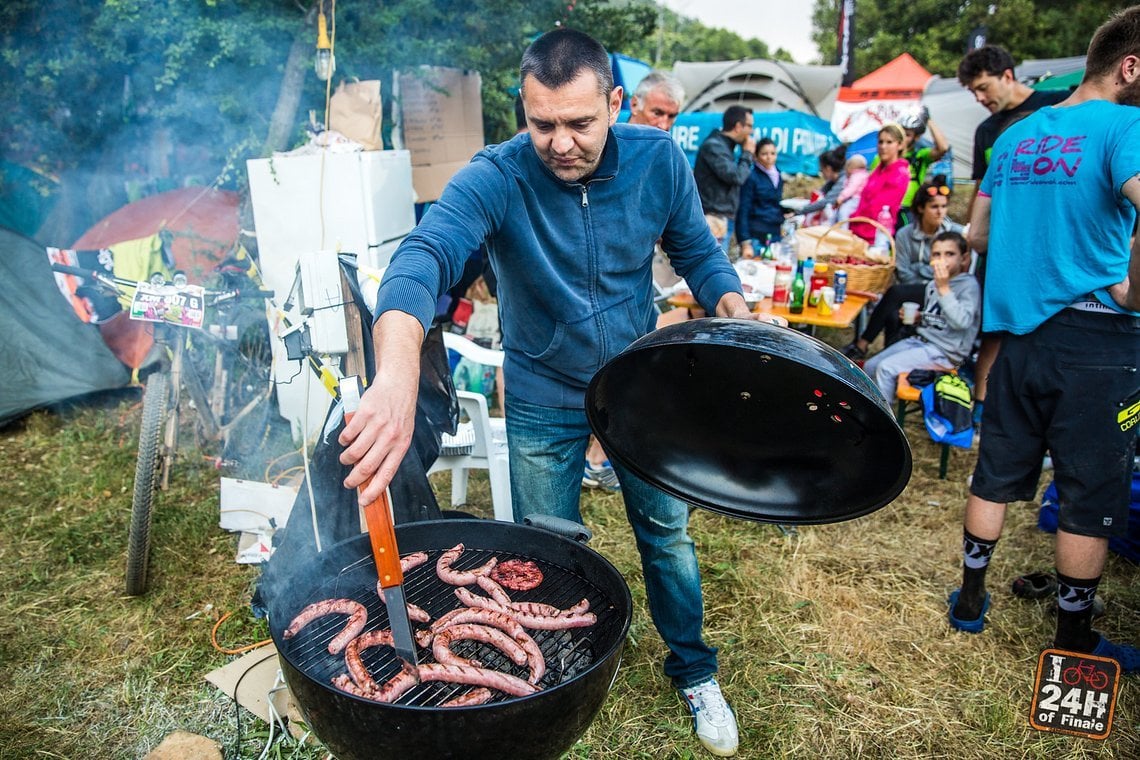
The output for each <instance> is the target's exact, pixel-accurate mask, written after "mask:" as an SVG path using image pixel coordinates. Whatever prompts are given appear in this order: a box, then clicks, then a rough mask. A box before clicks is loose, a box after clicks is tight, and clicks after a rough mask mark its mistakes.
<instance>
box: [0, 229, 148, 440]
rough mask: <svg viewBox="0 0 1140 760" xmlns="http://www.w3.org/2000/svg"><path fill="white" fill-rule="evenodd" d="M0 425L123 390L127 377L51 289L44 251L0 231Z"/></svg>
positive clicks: (89, 328)
mask: <svg viewBox="0 0 1140 760" xmlns="http://www.w3.org/2000/svg"><path fill="white" fill-rule="evenodd" d="M0 322H2V323H3V324H4V329H3V330H2V331H0V347H2V348H0V350H3V352H4V381H3V382H2V383H0V425H4V424H7V423H8V422H11V421H12V420H14V419H16V418H18V417H21V416H23V415H24V414H27V413H28V412H30V411H31V410H33V409H36V408H39V407H42V406H46V405H49V404H53V403H56V402H59V401H63V400H65V399H68V398H72V397H74V396H80V395H83V394H87V393H93V392H95V391H101V390H107V389H110V388H121V387H123V386H124V385H126V384H127V382H128V381H129V380H130V376H129V373H128V372H127V369H126V367H124V366H123V365H122V364H121V363H120V362H119V361H118V360H117V359H116V358H115V357H114V355H113V354H112V353H111V351H110V349H108V348H107V346H106V345H105V344H104V343H103V341H102V340H101V339H100V337H99V330H98V329H96V328H95V327H94V326H93V325H88V324H84V323H83V322H81V321H80V320H79V318H78V317H77V316H76V315H75V312H74V311H73V310H72V309H71V307H70V306H69V305H68V303H67V301H66V300H64V298H63V296H62V295H60V292H59V290H58V288H57V287H56V284H55V277H54V275H53V273H52V271H51V267H50V266H49V264H48V258H47V253H46V251H45V250H44V247H43V246H42V245H40V244H39V243H36V242H35V241H34V240H32V239H30V238H27V237H24V236H23V235H20V234H19V233H16V232H13V231H11V230H7V229H0Z"/></svg>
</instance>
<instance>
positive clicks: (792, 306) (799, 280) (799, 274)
mask: <svg viewBox="0 0 1140 760" xmlns="http://www.w3.org/2000/svg"><path fill="white" fill-rule="evenodd" d="M805 287H806V285H805V283H804V270H803V269H801V268H800V267H796V276H795V279H793V280H792V290H791V294H790V296H789V301H788V311H790V312H791V313H792V314H803V312H804V296H805V295H806V294H805V292H804V291H805Z"/></svg>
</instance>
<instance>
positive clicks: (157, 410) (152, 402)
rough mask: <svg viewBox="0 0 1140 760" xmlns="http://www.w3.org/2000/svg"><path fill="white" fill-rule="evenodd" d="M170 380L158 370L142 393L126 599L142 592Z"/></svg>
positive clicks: (148, 379) (160, 460)
mask: <svg viewBox="0 0 1140 760" xmlns="http://www.w3.org/2000/svg"><path fill="white" fill-rule="evenodd" d="M169 388H170V378H169V377H168V376H167V374H166V372H165V371H158V372H155V373H154V374H152V375H151V376H150V377H148V378H147V380H146V390H144V391H143V409H142V426H141V428H140V430H139V453H138V462H137V463H136V465H135V489H134V494H133V496H132V498H131V527H130V532H129V534H128V536H127V583H126V592H127V595H128V596H139V595H141V594H143V593H146V583H147V564H148V562H149V560H150V523H151V514H152V513H153V506H154V497H155V493H156V491H157V488H158V478H159V472H160V468H161V466H162V459H161V457H160V456H159V454H160V452H161V449H162V432H163V427H164V423H165V422H166V409H167V404H168V400H169V395H170V394H169Z"/></svg>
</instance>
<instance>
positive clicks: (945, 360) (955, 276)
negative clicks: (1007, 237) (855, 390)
mask: <svg viewBox="0 0 1140 760" xmlns="http://www.w3.org/2000/svg"><path fill="white" fill-rule="evenodd" d="M930 264H931V267H932V268H933V270H934V279H933V280H931V281H930V282H929V283H927V285H926V296H925V299H924V303H923V307H922V311H921V312H920V313H919V314H918V322H917V324H918V328H917V330H916V333H917V334H916V335H915V336H914V337H912V338H905V339H903V340H900V341H899V342H897V343H894V344H892V345H890V346H888V347H887V348H885V349H883V350H882V351H880V352H879V353H877V354H875V355H874V356H873V357H871V358H870V359H869V360H868V361H867V363H866V364H865V365H864V366H863V371H864V372H866V373H867V375H868V376H869V377H870V378H871V379H872V380H874V381H875V385H877V386H878V387H879V391H880V392H882V394H883V397H884V398H886V400H887V403H890V402H892V401H893V400H894V397H895V389H896V386H897V385H898V376H899V375H900V374H901V373H903V372H909V371H910V370H912V369H940V370H951V369H956V368H957V367H958V365H959V364H961V363H962V360H963V359H965V358H966V356H967V354H968V353H969V352H970V348H971V347H972V346H973V345H974V338H975V337H976V336H977V334H978V328H979V327H980V325H981V319H982V317H981V290H980V289H979V287H978V281H977V280H976V279H974V275H972V274H970V273H969V272H968V271H967V270H968V269H969V267H970V249H969V246H968V245H967V243H966V238H964V237H962V236H961V235H960V234H959V233H957V232H942V233H939V234H938V235H936V236H935V237H934V240H933V242H931V244H930ZM900 315H901V311H900Z"/></svg>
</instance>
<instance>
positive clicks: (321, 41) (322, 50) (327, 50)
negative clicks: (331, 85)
mask: <svg viewBox="0 0 1140 760" xmlns="http://www.w3.org/2000/svg"><path fill="white" fill-rule="evenodd" d="M313 68H314V69H315V70H316V72H317V79H319V80H321V81H322V82H327V81H328V80H329V77H331V76H332V75H333V72H334V71H336V57H335V56H334V55H333V51H332V42H331V41H330V40H329V30H328V22H327V21H326V20H325V12H324V10H323V9H322V10H321V11H320V12H319V13H318V14H317V57H316V60H315V61H314V65H313Z"/></svg>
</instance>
